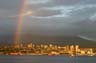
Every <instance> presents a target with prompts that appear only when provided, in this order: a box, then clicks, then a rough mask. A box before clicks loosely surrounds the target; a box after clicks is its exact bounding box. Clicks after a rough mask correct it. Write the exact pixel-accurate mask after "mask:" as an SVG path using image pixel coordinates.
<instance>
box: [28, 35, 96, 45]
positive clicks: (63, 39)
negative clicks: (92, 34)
mask: <svg viewBox="0 0 96 63" xmlns="http://www.w3.org/2000/svg"><path fill="white" fill-rule="evenodd" d="M27 38H28V37H27ZM32 43H34V44H54V45H80V46H81V47H96V41H92V40H87V39H84V38H82V37H79V36H51V37H50V36H47V37H46V36H40V35H39V36H36V35H35V36H33V37H32Z"/></svg>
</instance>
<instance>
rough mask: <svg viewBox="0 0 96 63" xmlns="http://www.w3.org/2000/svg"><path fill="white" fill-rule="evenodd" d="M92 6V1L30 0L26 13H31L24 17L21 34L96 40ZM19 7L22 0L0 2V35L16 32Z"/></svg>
mask: <svg viewBox="0 0 96 63" xmlns="http://www.w3.org/2000/svg"><path fill="white" fill-rule="evenodd" d="M95 3H96V1H95V0H29V2H27V6H28V7H27V10H30V11H32V12H33V14H32V16H25V18H24V21H23V27H22V31H21V32H22V34H23V33H30V34H38V35H39V34H42V35H46V36H47V35H50V36H52V35H53V36H61V35H62V36H64V35H78V36H80V37H82V38H85V37H86V38H90V39H92V40H95V37H96V32H95V31H96V28H95V27H96V25H95V24H96V4H95ZM20 5H21V0H0V34H6V35H7V33H8V34H11V33H12V34H13V33H14V32H15V29H16V23H17V18H18V12H19V9H20ZM27 10H26V11H27ZM10 16H11V17H10ZM12 16H13V17H12ZM11 37H12V36H11Z"/></svg>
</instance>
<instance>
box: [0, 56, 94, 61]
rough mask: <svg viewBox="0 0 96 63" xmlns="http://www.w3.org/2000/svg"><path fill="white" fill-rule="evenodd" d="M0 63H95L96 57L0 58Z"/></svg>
mask: <svg viewBox="0 0 96 63" xmlns="http://www.w3.org/2000/svg"><path fill="white" fill-rule="evenodd" d="M0 63H96V57H95V56H94V57H86V56H84V57H68V56H4V55H2V56H0Z"/></svg>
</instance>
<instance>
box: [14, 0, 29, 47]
mask: <svg viewBox="0 0 96 63" xmlns="http://www.w3.org/2000/svg"><path fill="white" fill-rule="evenodd" d="M26 3H27V0H22V4H21V8H20V11H19V16H18V21H17V26H16V32H15V38H14V44H15V46H16V47H18V44H19V39H20V31H21V28H22V23H23V17H24V16H23V14H24V12H25V9H26V6H27V5H26Z"/></svg>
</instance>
